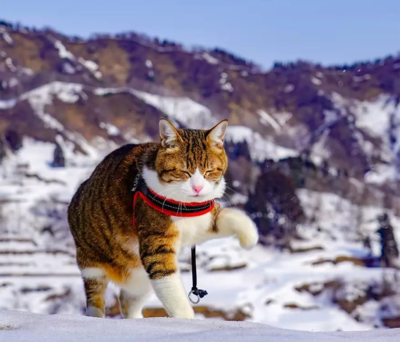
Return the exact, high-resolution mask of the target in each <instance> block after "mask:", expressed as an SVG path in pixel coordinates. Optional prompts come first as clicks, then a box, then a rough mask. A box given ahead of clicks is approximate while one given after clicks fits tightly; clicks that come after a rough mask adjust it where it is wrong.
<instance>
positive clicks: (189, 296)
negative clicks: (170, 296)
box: [188, 290, 200, 304]
mask: <svg viewBox="0 0 400 342" xmlns="http://www.w3.org/2000/svg"><path fill="white" fill-rule="evenodd" d="M192 294H193V295H195V296H196V298H197V300H194V299H192ZM188 298H189V300H190V301H191V302H192V304H199V302H200V295H199V294H198V293H195V291H194V290H190V292H189V293H188Z"/></svg>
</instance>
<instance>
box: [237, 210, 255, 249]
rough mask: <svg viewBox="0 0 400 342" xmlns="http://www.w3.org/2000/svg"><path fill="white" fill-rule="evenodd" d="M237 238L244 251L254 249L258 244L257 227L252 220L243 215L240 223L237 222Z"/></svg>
mask: <svg viewBox="0 0 400 342" xmlns="http://www.w3.org/2000/svg"><path fill="white" fill-rule="evenodd" d="M237 237H238V238H239V241H240V245H241V246H242V247H243V248H245V249H250V248H252V247H254V246H255V245H256V244H257V242H258V230H257V226H256V225H255V223H254V222H253V220H252V219H251V218H250V217H248V216H247V215H245V214H243V217H241V219H240V222H238V232H237Z"/></svg>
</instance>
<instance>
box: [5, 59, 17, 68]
mask: <svg viewBox="0 0 400 342" xmlns="http://www.w3.org/2000/svg"><path fill="white" fill-rule="evenodd" d="M6 65H7V66H8V68H9V69H10V70H11V71H16V70H17V68H16V67H15V65H14V63H13V61H12V59H11V58H10V57H7V58H6Z"/></svg>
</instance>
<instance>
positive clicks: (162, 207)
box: [161, 190, 179, 210]
mask: <svg viewBox="0 0 400 342" xmlns="http://www.w3.org/2000/svg"><path fill="white" fill-rule="evenodd" d="M177 192H179V190H178V191H175V192H173V193H172V194H169V195H168V196H167V197H165V200H164V202H163V204H162V206H161V209H163V210H164V205H165V201H166V200H167V199H168V198H169V196H171V195H173V194H176V193H177Z"/></svg>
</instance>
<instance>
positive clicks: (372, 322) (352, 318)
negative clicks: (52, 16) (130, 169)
mask: <svg viewBox="0 0 400 342" xmlns="http://www.w3.org/2000/svg"><path fill="white" fill-rule="evenodd" d="M27 46H29V48H27ZM399 73H400V59H399V57H388V58H385V59H382V60H378V61H375V62H366V63H356V64H354V65H351V66H338V67H328V68H325V67H321V66H319V65H313V64H309V63H305V62H298V63H293V64H285V65H283V64H277V65H275V67H274V68H273V69H272V70H269V71H262V70H260V69H259V68H257V67H256V66H255V65H254V64H253V63H250V62H247V61H244V60H243V59H241V58H239V57H237V56H234V55H232V54H229V53H227V52H224V51H222V50H219V49H214V50H209V51H208V50H204V51H203V50H202V51H188V50H185V49H184V48H183V47H181V46H179V45H178V44H174V43H171V42H159V41H157V40H151V39H150V38H147V37H142V36H138V35H135V34H133V33H129V34H123V35H119V36H106V35H103V36H94V37H93V38H91V39H89V40H82V39H79V38H71V37H66V36H63V35H61V34H59V33H57V32H54V31H51V30H44V31H40V30H33V29H27V28H24V27H21V26H19V25H12V24H9V23H5V22H0V309H10V310H13V309H14V310H15V309H17V310H24V311H31V312H35V313H45V314H60V313H63V314H75V315H80V314H81V313H82V312H83V307H84V297H83V289H82V282H81V279H80V277H79V272H78V269H77V266H76V263H75V250H74V246H73V242H72V239H71V236H70V233H69V230H68V225H67V222H66V207H67V205H68V203H69V200H70V198H71V196H72V195H73V193H74V191H75V190H76V188H77V187H78V185H79V184H80V183H81V182H82V181H84V180H85V179H86V178H87V177H88V176H89V175H90V173H91V172H92V170H93V168H94V167H95V166H96V165H97V163H99V162H100V160H101V159H102V158H103V157H104V156H105V155H106V154H107V153H108V152H110V151H111V150H113V149H115V148H116V147H118V146H120V145H122V144H125V143H129V142H144V141H149V140H154V139H158V121H159V119H160V118H161V117H167V118H169V119H170V120H171V121H173V122H174V123H175V124H176V125H178V126H179V127H190V128H205V127H211V126H212V125H213V124H215V123H216V122H218V120H220V119H224V118H227V119H229V121H230V127H229V130H228V133H227V138H226V150H227V152H228V155H229V160H230V164H229V170H228V173H227V177H226V178H227V181H228V184H229V187H230V189H229V191H227V193H226V194H225V196H224V198H223V199H221V201H223V202H224V204H225V205H232V206H239V207H241V208H242V209H245V210H246V211H247V212H248V213H249V215H251V217H252V218H253V219H254V221H255V222H256V223H257V225H258V228H259V230H260V233H261V234H262V239H261V241H262V245H259V246H257V248H255V249H254V250H252V251H243V250H241V249H240V248H239V245H238V242H237V241H235V240H233V239H224V240H220V241H213V242H209V243H206V244H204V245H201V246H198V264H199V267H200V271H199V285H200V286H201V287H203V288H205V289H207V291H208V292H209V295H208V296H207V297H205V298H204V299H203V300H202V301H201V304H199V305H198V306H196V313H197V317H198V318H210V317H214V318H217V319H220V320H222V319H223V320H240V321H242V320H245V321H249V322H257V323H265V324H269V325H273V326H276V327H280V328H290V329H295V330H310V331H311V330H313V331H336V330H370V329H374V328H384V327H399V326H400V290H399V289H400V273H399V270H398V269H399V267H398V266H399V264H400V262H399V258H398V257H397V259H396V258H394V259H393V265H392V267H390V268H381V267H380V266H381V263H380V260H379V255H380V241H379V236H378V234H377V233H376V230H377V229H378V228H379V223H378V220H377V217H378V215H382V214H383V213H386V214H387V215H388V217H389V221H390V223H391V225H392V226H393V229H394V234H395V238H396V239H397V241H398V242H399V243H400V200H399V198H400V196H399V195H400V182H399V167H400V162H399V160H400V159H399V158H400V154H399V151H400V144H399V141H400V140H399V139H400V138H399V127H400V106H399V99H400V93H399V89H400V88H399V87H398V79H399ZM367 239H369V241H370V243H369V245H370V246H368V245H367V244H366V243H365V241H366V240H367ZM396 265H397V266H396ZM396 267H397V268H396ZM181 269H182V272H183V278H184V283H185V286H186V288H187V289H189V287H190V273H189V272H188V271H190V262H189V253H188V251H184V253H183V254H182V256H181ZM117 291H118V290H117V289H116V288H114V287H110V288H109V291H108V294H107V307H108V312H107V313H108V316H109V317H115V318H117V317H119V309H118V305H117V303H116V294H117ZM163 315H165V313H164V312H163V310H162V309H161V304H160V302H159V301H158V300H157V299H156V298H155V296H153V297H152V298H151V299H150V301H149V303H148V304H147V306H146V310H145V316H148V317H157V316H163ZM55 319H56V318H55ZM160 322H162V321H160ZM66 324H67V323H66ZM106 324H113V323H106ZM118 324H122V325H124V324H126V323H118ZM135 324H147V323H135ZM149 324H150V323H149ZM195 324H199V325H200V326H201V324H208V323H195ZM210 324H211V323H210ZM221 324H225V323H221ZM241 326H242V325H241ZM244 326H246V327H247V325H246V324H245V325H243V327H244ZM268 329H269V328H268ZM274 331H278V330H273V329H269V330H268V333H270V332H271V333H272V332H274ZM0 333H1V332H0ZM224 333H225V332H224ZM290 334H294V335H293V336H297V335H296V333H290ZM282 336H283V335H282ZM298 336H303V335H298ZM304 336H305V335H304ZM325 336H331V335H325ZM332 336H333V335H332ZM335 336H339V335H335ZM348 336H350V335H348ZM374 336H375V335H374ZM332 338H333V337H332Z"/></svg>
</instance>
